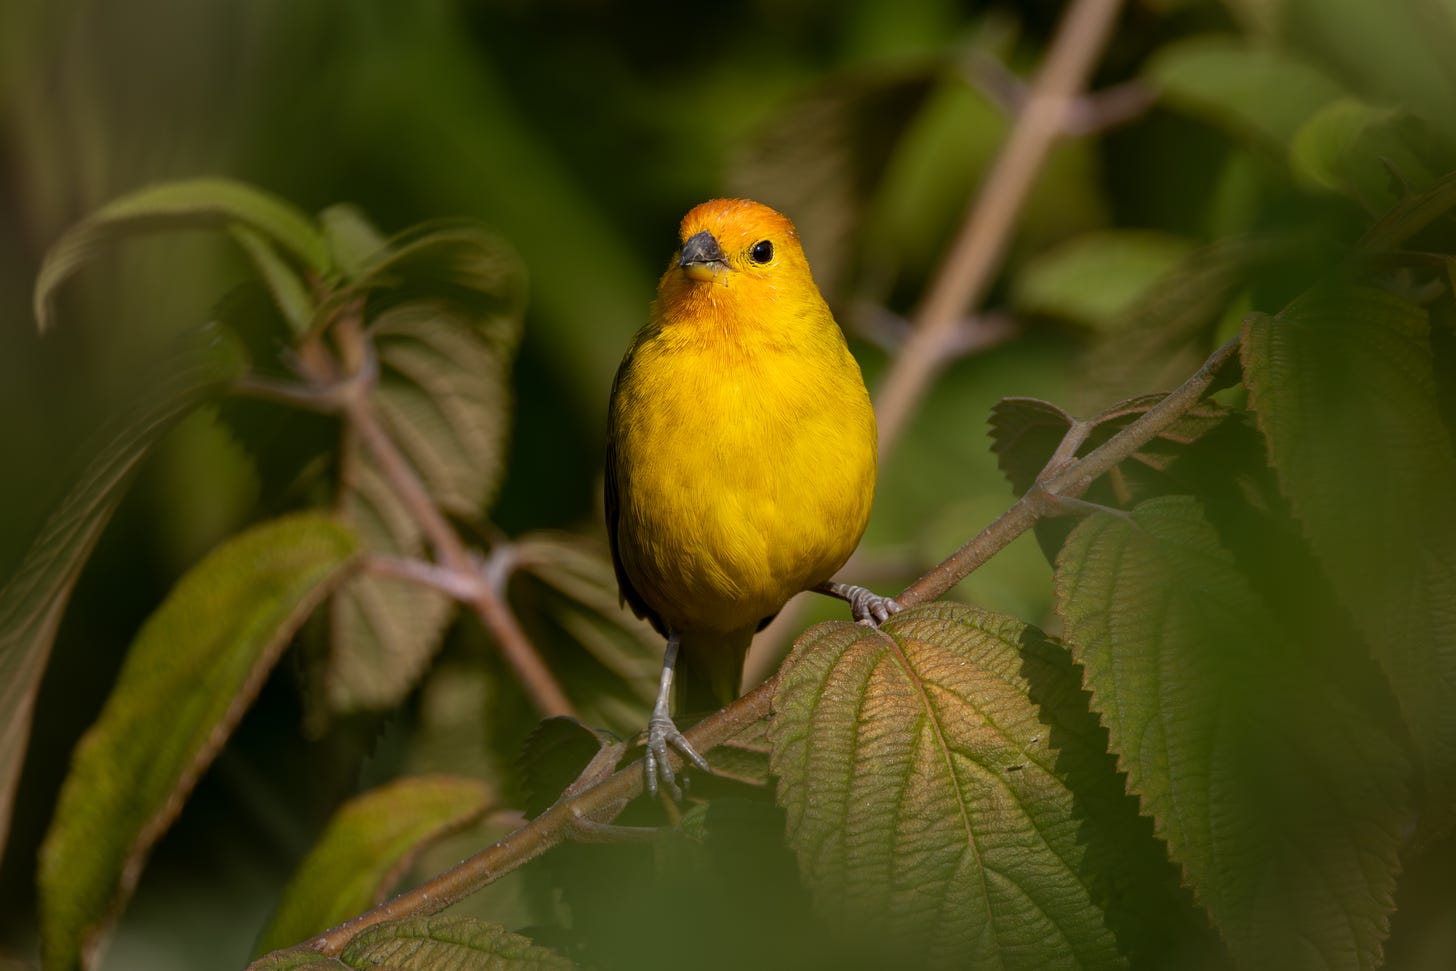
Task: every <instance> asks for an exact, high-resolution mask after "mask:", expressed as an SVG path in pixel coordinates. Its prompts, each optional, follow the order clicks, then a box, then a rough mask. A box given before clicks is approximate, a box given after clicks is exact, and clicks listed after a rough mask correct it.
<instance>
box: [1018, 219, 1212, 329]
mask: <svg viewBox="0 0 1456 971" xmlns="http://www.w3.org/2000/svg"><path fill="white" fill-rule="evenodd" d="M1192 252H1193V243H1192V241H1190V240H1187V239H1184V238H1183V237H1180V236H1173V235H1170V234H1168V233H1160V232H1154V231H1152V230H1139V229H1104V230H1098V231H1096V232H1091V233H1085V234H1083V235H1081V236H1077V237H1075V238H1073V239H1071V240H1069V241H1067V242H1065V243H1062V244H1060V245H1058V246H1056V247H1054V248H1052V249H1050V250H1047V251H1045V252H1043V253H1040V254H1038V255H1036V256H1035V257H1033V258H1031V259H1029V260H1027V261H1026V263H1025V264H1023V265H1022V267H1021V268H1020V270H1019V272H1018V273H1017V276H1016V279H1015V280H1014V282H1013V285H1012V296H1013V298H1014V300H1015V303H1016V306H1017V308H1018V309H1019V310H1020V311H1021V312H1023V313H1026V312H1030V313H1038V314H1048V315H1051V316H1056V317H1062V318H1065V319H1067V320H1071V321H1075V322H1077V323H1079V324H1085V325H1087V326H1089V327H1092V328H1095V329H1097V330H1111V329H1116V328H1118V327H1120V326H1122V325H1123V324H1125V323H1126V322H1127V320H1128V318H1127V316H1126V313H1125V312H1126V311H1127V309H1128V308H1129V307H1131V306H1132V305H1133V304H1134V303H1135V302H1136V301H1137V299H1138V298H1139V297H1141V296H1142V295H1143V294H1144V293H1146V292H1147V291H1148V290H1149V289H1150V288H1151V287H1153V286H1154V285H1156V284H1157V282H1158V281H1159V280H1160V279H1161V278H1163V277H1164V276H1166V275H1167V274H1168V273H1169V272H1170V271H1172V270H1173V269H1174V268H1176V267H1177V266H1178V265H1179V264H1180V263H1182V262H1183V260H1184V259H1185V258H1187V257H1188V256H1189V255H1190V254H1191V253H1192Z"/></svg>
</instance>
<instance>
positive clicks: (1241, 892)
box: [1057, 496, 1413, 968]
mask: <svg viewBox="0 0 1456 971" xmlns="http://www.w3.org/2000/svg"><path fill="white" fill-rule="evenodd" d="M1057 595H1058V610H1059V612H1060V613H1061V615H1062V618H1063V620H1064V622H1065V624H1066V632H1067V638H1068V641H1069V643H1070V644H1071V647H1072V649H1073V652H1074V653H1075V655H1076V657H1077V659H1078V660H1079V661H1080V662H1081V663H1082V665H1083V666H1084V667H1085V669H1086V683H1087V685H1088V687H1089V688H1090V689H1091V691H1092V695H1093V704H1094V706H1095V707H1096V708H1097V709H1099V710H1100V711H1101V713H1102V721H1103V723H1104V724H1105V725H1106V726H1107V729H1108V732H1109V734H1110V737H1111V748H1112V750H1113V751H1114V752H1115V753H1117V756H1118V764H1119V766H1120V767H1121V768H1122V769H1123V770H1124V771H1125V772H1126V773H1127V782H1128V788H1129V790H1130V791H1131V792H1132V793H1134V794H1136V795H1137V796H1138V797H1139V798H1140V799H1141V802H1142V808H1143V811H1144V812H1147V813H1148V814H1150V815H1151V816H1152V817H1153V820H1154V824H1155V827H1156V831H1157V833H1158V835H1159V836H1160V837H1162V838H1163V839H1164V840H1166V841H1167V844H1168V850H1169V853H1170V855H1171V856H1172V857H1173V859H1174V860H1175V861H1176V862H1178V863H1179V864H1181V865H1182V867H1183V869H1184V872H1185V875H1186V879H1187V881H1188V884H1189V885H1190V886H1191V887H1192V889H1193V891H1194V893H1195V895H1196V896H1197V897H1198V899H1199V900H1200V902H1202V903H1203V905H1204V906H1205V907H1207V909H1208V911H1209V913H1210V914H1211V916H1212V918H1213V922H1214V926H1215V927H1216V928H1217V929H1218V931H1219V933H1220V935H1221V936H1222V937H1223V939H1224V940H1225V941H1226V942H1227V944H1228V946H1229V948H1230V950H1231V951H1232V952H1233V954H1234V955H1235V957H1236V958H1237V959H1238V960H1239V961H1240V963H1242V964H1244V965H1246V966H1248V967H1271V968H1272V967H1278V968H1306V967H1310V968H1316V967H1317V968H1329V967H1352V968H1360V967H1363V968H1369V967H1375V966H1377V965H1378V964H1379V963H1380V956H1381V950H1382V946H1383V942H1384V939H1385V936H1386V934H1387V933H1388V932H1389V919H1390V914H1391V912H1392V910H1393V907H1394V901H1393V893H1394V889H1395V878H1396V874H1397V872H1398V871H1399V868H1400V863H1399V858H1398V851H1399V848H1400V845H1401V840H1402V834H1403V833H1404V832H1405V831H1406V829H1407V827H1409V826H1410V824H1411V823H1412V821H1413V820H1412V815H1411V812H1410V810H1409V807H1408V806H1407V798H1408V794H1407V791H1406V779H1407V776H1408V772H1409V764H1408V760H1407V759H1406V757H1405V756H1404V754H1403V753H1402V751H1401V749H1400V748H1399V747H1398V746H1397V745H1396V744H1395V743H1394V742H1393V741H1392V740H1391V739H1390V738H1389V737H1388V736H1387V735H1386V734H1384V732H1383V730H1382V728H1381V727H1380V725H1379V724H1378V723H1377V722H1376V721H1375V720H1373V718H1372V716H1371V713H1370V712H1367V711H1365V710H1364V709H1362V708H1360V707H1359V706H1357V705H1356V704H1354V703H1352V702H1351V701H1350V700H1349V699H1348V698H1347V697H1345V696H1343V695H1342V694H1341V693H1339V692H1337V691H1336V690H1335V689H1334V687H1333V686H1332V682H1331V681H1330V680H1329V679H1327V678H1326V677H1325V675H1324V673H1323V671H1322V669H1321V666H1320V665H1321V664H1322V663H1330V662H1331V661H1332V660H1333V656H1331V655H1330V652H1329V651H1328V650H1327V646H1326V645H1324V644H1316V643H1309V644H1306V643H1303V642H1302V641H1301V640H1300V639H1299V634H1300V632H1299V631H1298V630H1296V629H1294V628H1292V627H1291V628H1289V629H1286V628H1283V627H1281V626H1280V625H1279V624H1278V622H1276V620H1275V618H1274V617H1272V616H1271V615H1270V614H1269V612H1268V610H1267V608H1266V607H1265V606H1264V603H1263V602H1262V601H1261V600H1260V599H1259V598H1258V597H1257V596H1256V594H1255V593H1254V591H1253V589H1252V588H1251V587H1250V586H1249V584H1248V582H1247V581H1246V580H1245V579H1244V578H1243V577H1242V576H1241V575H1240V574H1239V573H1238V571H1237V570H1236V569H1235V567H1234V562H1233V558H1232V556H1230V554H1229V553H1228V552H1227V551H1226V550H1225V549H1224V548H1223V547H1222V546H1221V545H1220V542H1219V539H1218V535H1217V534H1216V533H1215V531H1214V529H1213V527H1212V526H1210V525H1209V524H1208V522H1207V521H1206V520H1205V519H1204V517H1203V513H1202V509H1201V507H1200V506H1199V504H1198V503H1197V502H1196V501H1194V500H1193V499H1190V498H1188V497H1180V496H1172V497H1166V498H1161V499H1154V500H1151V501H1149V502H1147V503H1144V504H1143V505H1141V506H1139V507H1138V508H1137V509H1136V510H1135V511H1134V512H1133V513H1132V515H1131V516H1130V517H1115V516H1109V515H1105V514H1098V515H1095V516H1092V517H1089V518H1088V519H1086V520H1084V521H1083V522H1082V523H1081V524H1080V525H1079V526H1078V527H1077V529H1076V530H1075V531H1074V532H1073V533H1072V536H1071V538H1070V539H1069V540H1068V541H1067V544H1066V546H1065V547H1064V548H1063V550H1062V554H1061V557H1060V558H1059V560H1058V574H1057ZM1321 651H1323V652H1324V656H1322V654H1321Z"/></svg>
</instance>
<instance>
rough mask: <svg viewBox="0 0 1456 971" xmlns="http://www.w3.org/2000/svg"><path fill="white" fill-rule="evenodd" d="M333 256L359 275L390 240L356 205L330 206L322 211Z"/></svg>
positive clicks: (341, 266)
mask: <svg viewBox="0 0 1456 971" xmlns="http://www.w3.org/2000/svg"><path fill="white" fill-rule="evenodd" d="M319 223H320V224H321V225H322V226H323V230H324V239H326V240H327V241H328V244H329V257H330V259H331V260H332V261H333V264H334V266H337V267H338V268H339V270H340V271H342V272H343V273H344V274H345V275H346V276H348V277H349V278H350V279H355V278H357V277H358V276H359V274H360V273H362V272H363V271H364V268H365V267H366V266H368V265H369V261H370V260H371V259H375V258H377V257H378V256H379V254H380V252H381V251H383V250H385V249H387V248H388V246H389V240H387V239H386V238H385V237H384V236H383V235H382V234H381V233H380V232H379V230H377V229H375V228H374V224H373V223H371V222H370V221H369V220H368V218H367V217H366V216H365V215H364V213H362V212H361V211H360V210H359V209H358V208H356V207H355V206H347V205H341V206H330V207H329V208H327V209H325V210H324V211H323V212H322V213H320V214H319Z"/></svg>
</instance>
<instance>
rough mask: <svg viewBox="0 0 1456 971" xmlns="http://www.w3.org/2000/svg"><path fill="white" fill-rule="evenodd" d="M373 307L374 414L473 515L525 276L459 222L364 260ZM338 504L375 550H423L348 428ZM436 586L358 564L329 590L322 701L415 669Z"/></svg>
mask: <svg viewBox="0 0 1456 971" xmlns="http://www.w3.org/2000/svg"><path fill="white" fill-rule="evenodd" d="M360 272H361V274H362V276H361V279H360V281H359V283H358V286H359V288H360V289H361V290H362V291H364V292H368V293H369V294H370V299H371V301H375V302H377V303H379V304H380V305H382V309H381V310H380V311H379V312H378V313H377V315H375V316H374V318H373V319H372V321H371V323H370V328H369V329H370V336H371V339H372V340H373V342H374V346H375V348H376V350H377V353H378V359H379V365H380V379H379V384H378V386H377V387H376V388H375V391H374V394H373V396H372V404H373V406H374V407H375V409H376V410H377V413H378V415H379V420H380V423H381V424H382V425H383V426H384V429H385V430H386V431H387V432H388V433H389V435H390V438H391V439H392V440H393V441H394V442H395V443H396V444H397V445H398V446H399V448H400V450H401V452H402V453H403V455H404V458H405V460H406V462H407V463H408V464H409V466H410V468H411V469H412V471H413V473H414V474H415V475H416V476H418V478H419V480H420V482H421V483H422V484H423V485H424V487H425V489H426V491H427V492H428V493H429V495H430V497H431V499H432V500H433V501H434V502H435V503H436V504H437V505H439V506H440V507H441V508H442V509H444V510H445V511H447V512H449V513H451V514H453V515H455V516H458V517H460V518H462V519H466V520H473V519H476V518H478V517H479V515H480V514H481V512H482V511H483V510H484V509H485V508H486V506H487V504H488V503H489V501H490V498H491V494H492V493H493V491H494V489H495V486H496V484H497V483H498V482H499V481H500V478H501V475H502V472H503V469H504V462H505V448H506V431H507V428H508V426H509V391H508V389H509V370H510V365H511V358H512V355H513V353H514V349H515V344H516V341H517V340H518V338H519V333H520V326H521V315H522V313H523V295H522V290H523V280H522V276H521V271H520V268H519V267H518V266H517V265H516V264H515V263H514V261H513V259H512V258H511V257H510V255H509V252H508V251H507V250H505V249H503V247H502V246H501V244H499V243H498V242H497V241H496V240H494V239H493V238H491V237H489V236H487V235H485V234H483V233H481V232H480V231H479V230H475V229H471V228H468V227H456V228H446V229H440V230H437V231H434V232H430V233H425V234H423V235H420V236H419V237H418V238H413V237H412V238H410V239H406V240H403V241H400V242H399V243H398V244H397V248H392V249H387V250H385V251H383V252H381V254H379V255H378V256H377V257H376V258H375V259H374V260H373V261H366V265H365V267H364V268H363V269H362V270H361V271H360ZM340 469H341V482H340V489H339V496H338V509H339V513H340V515H341V516H342V517H343V518H344V520H345V521H346V522H349V523H351V524H352V525H354V527H355V528H356V529H357V530H358V532H359V534H360V537H361V539H362V541H363V545H364V547H365V548H366V549H368V550H369V551H371V552H375V553H381V554H387V555H392V556H404V557H419V556H421V555H422V554H423V553H424V552H425V542H424V537H423V536H422V534H421V532H420V528H419V525H418V523H417V522H416V521H415V519H414V517H413V516H412V515H411V514H410V512H409V510H408V508H407V507H406V506H405V505H404V504H403V503H402V502H401V501H400V500H399V498H398V494H397V492H396V490H395V489H394V487H393V486H392V484H391V483H390V482H389V481H388V480H387V478H386V477H385V476H384V474H383V472H382V469H381V467H380V465H379V463H378V461H377V460H376V458H375V456H373V455H372V454H370V452H369V451H368V449H367V448H365V447H364V443H363V442H362V441H360V440H359V439H358V438H357V437H356V436H354V435H353V434H350V433H346V435H345V439H344V443H343V449H342V458H341V465H340ZM452 608H453V604H452V603H451V602H450V601H449V600H448V599H447V598H446V597H444V596H443V595H441V594H439V593H436V592H435V591H433V590H429V589H427V588H424V587H420V586H418V585H414V584H409V583H406V582H404V581H400V580H395V579H386V578H381V577H376V576H370V575H367V574H363V575H360V576H358V577H355V578H354V579H352V580H351V581H350V582H349V583H348V584H346V585H345V587H344V589H343V590H341V591H340V593H339V596H337V597H335V598H334V602H333V607H332V620H333V623H332V635H331V646H332V649H331V651H330V657H329V665H328V670H327V673H326V678H325V680H326V684H327V694H328V698H329V703H330V705H331V706H332V707H333V708H334V709H335V710H339V711H348V710H351V709H356V708H385V707H390V706H393V705H395V704H397V703H398V702H399V701H400V700H401V699H402V698H403V697H404V695H405V694H406V693H407V692H408V691H409V690H410V688H411V687H412V686H413V685H414V684H415V682H416V681H417V680H418V678H419V676H420V674H421V673H422V672H423V671H424V669H425V666H426V665H427V664H428V663H429V660H430V658H431V657H432V656H433V655H434V653H435V651H436V649H437V648H438V646H439V643H440V639H441V636H442V635H443V634H444V631H445V628H446V625H447V624H448V623H449V621H450V619H451V618H452V616H453V609H452Z"/></svg>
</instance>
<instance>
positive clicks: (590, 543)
mask: <svg viewBox="0 0 1456 971" xmlns="http://www.w3.org/2000/svg"><path fill="white" fill-rule="evenodd" d="M512 551H513V553H514V557H515V562H516V564H517V566H518V572H517V573H516V575H515V577H514V578H513V580H512V582H511V585H510V593H511V603H512V604H513V605H514V606H515V608H516V611H517V613H518V614H519V615H520V616H521V617H522V619H523V622H524V623H527V624H528V625H529V633H530V634H531V640H532V643H534V644H536V646H537V647H538V649H540V650H541V651H542V652H543V654H544V655H545V656H546V659H547V662H548V663H549V664H550V665H551V668H552V670H553V671H556V672H558V673H559V674H560V676H561V677H562V678H563V679H564V680H565V682H566V685H567V687H568V691H567V693H568V694H570V695H572V697H577V696H578V695H580V697H581V698H582V703H581V711H580V714H581V717H582V718H584V719H585V720H586V721H588V722H589V723H591V724H593V725H600V726H603V727H606V728H609V729H611V730H613V731H616V732H618V733H619V734H622V735H635V734H636V733H638V732H639V731H641V729H642V726H643V725H644V724H646V718H647V714H648V711H649V709H650V708H651V705H652V699H653V696H654V693H655V691H656V687H655V685H656V683H657V672H659V671H660V670H661V668H662V636H661V635H660V634H658V633H657V632H656V631H654V630H653V629H652V627H651V625H649V624H648V623H647V622H646V621H644V620H641V619H639V618H637V617H635V616H633V615H632V613H631V611H628V610H625V609H623V607H622V602H621V596H622V595H621V593H620V591H619V590H618V588H617V576H616V573H615V572H614V571H613V569H612V562H611V559H610V556H609V554H608V553H607V547H606V543H605V542H604V541H603V540H602V539H600V538H598V537H581V536H572V535H568V534H565V533H552V532H536V533H528V534H526V535H525V536H522V537H521V538H520V539H518V540H517V541H515V542H514V543H512ZM574 684H580V685H584V686H589V687H587V688H586V690H583V691H580V692H576V691H572V690H570V688H571V686H572V685H574Z"/></svg>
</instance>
